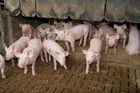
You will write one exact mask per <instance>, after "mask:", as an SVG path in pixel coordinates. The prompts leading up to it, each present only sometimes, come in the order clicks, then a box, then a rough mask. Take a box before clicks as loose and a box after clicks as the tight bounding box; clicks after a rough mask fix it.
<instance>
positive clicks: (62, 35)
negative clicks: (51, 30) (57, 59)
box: [55, 24, 89, 51]
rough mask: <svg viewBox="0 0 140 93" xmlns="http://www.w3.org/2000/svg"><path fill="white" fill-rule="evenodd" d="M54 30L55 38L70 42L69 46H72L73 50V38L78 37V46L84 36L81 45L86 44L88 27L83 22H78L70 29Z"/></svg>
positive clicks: (76, 38)
mask: <svg viewBox="0 0 140 93" xmlns="http://www.w3.org/2000/svg"><path fill="white" fill-rule="evenodd" d="M55 32H56V34H57V36H56V39H57V40H64V41H67V42H71V46H72V47H73V51H74V43H75V40H79V39H80V42H79V46H80V45H81V44H82V40H83V37H84V43H83V46H86V40H87V36H88V34H89V27H88V26H87V25H85V24H80V25H77V26H74V27H72V28H70V29H64V30H62V31H55ZM66 46H67V49H68V50H69V46H68V43H66Z"/></svg>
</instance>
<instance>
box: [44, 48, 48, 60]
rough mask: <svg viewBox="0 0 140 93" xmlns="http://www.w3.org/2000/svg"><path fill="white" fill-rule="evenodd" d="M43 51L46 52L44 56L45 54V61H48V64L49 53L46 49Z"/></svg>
mask: <svg viewBox="0 0 140 93" xmlns="http://www.w3.org/2000/svg"><path fill="white" fill-rule="evenodd" d="M43 51H44V54H45V60H46V62H48V56H47V52H46V51H45V49H43Z"/></svg>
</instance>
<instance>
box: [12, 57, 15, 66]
mask: <svg viewBox="0 0 140 93" xmlns="http://www.w3.org/2000/svg"><path fill="white" fill-rule="evenodd" d="M12 66H13V67H14V66H15V62H14V59H12Z"/></svg>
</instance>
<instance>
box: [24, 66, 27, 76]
mask: <svg viewBox="0 0 140 93" xmlns="http://www.w3.org/2000/svg"><path fill="white" fill-rule="evenodd" d="M24 74H27V66H25V67H24Z"/></svg>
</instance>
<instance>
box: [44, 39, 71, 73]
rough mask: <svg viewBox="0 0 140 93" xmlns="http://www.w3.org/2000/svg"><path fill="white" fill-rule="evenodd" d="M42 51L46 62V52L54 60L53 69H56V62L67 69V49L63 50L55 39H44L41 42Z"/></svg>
mask: <svg viewBox="0 0 140 93" xmlns="http://www.w3.org/2000/svg"><path fill="white" fill-rule="evenodd" d="M43 51H44V54H45V58H46V62H48V59H47V53H48V54H49V55H51V56H52V57H53V60H54V69H55V70H57V63H56V61H58V63H59V64H60V65H61V66H63V67H64V68H65V69H67V66H66V63H65V61H66V56H68V55H69V52H68V51H64V49H63V48H62V47H61V46H60V45H59V44H58V43H56V42H55V41H53V40H51V39H47V40H44V42H43Z"/></svg>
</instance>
